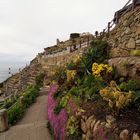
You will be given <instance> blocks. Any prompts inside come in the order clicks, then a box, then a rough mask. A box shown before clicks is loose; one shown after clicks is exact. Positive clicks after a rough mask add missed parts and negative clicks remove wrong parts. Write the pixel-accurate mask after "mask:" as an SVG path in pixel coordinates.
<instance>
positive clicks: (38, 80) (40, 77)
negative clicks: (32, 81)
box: [36, 73, 45, 88]
mask: <svg viewBox="0 0 140 140" xmlns="http://www.w3.org/2000/svg"><path fill="white" fill-rule="evenodd" d="M44 77H45V74H44V73H40V74H39V75H37V76H36V86H37V87H38V88H40V87H42V86H43V81H44Z"/></svg>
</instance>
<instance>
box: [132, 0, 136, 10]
mask: <svg viewBox="0 0 140 140" xmlns="http://www.w3.org/2000/svg"><path fill="white" fill-rule="evenodd" d="M136 3H137V0H133V3H132V10H134V9H135V6H136Z"/></svg>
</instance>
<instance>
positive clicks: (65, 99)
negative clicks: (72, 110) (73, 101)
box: [60, 95, 70, 107]
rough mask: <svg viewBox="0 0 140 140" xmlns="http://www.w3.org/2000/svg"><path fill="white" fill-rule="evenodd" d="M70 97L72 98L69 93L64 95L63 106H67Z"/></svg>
mask: <svg viewBox="0 0 140 140" xmlns="http://www.w3.org/2000/svg"><path fill="white" fill-rule="evenodd" d="M69 98H70V96H69V95H66V96H64V97H63V98H62V99H61V101H60V106H62V107H66V105H67V103H68V100H69Z"/></svg>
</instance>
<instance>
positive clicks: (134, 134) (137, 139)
mask: <svg viewBox="0 0 140 140" xmlns="http://www.w3.org/2000/svg"><path fill="white" fill-rule="evenodd" d="M132 140H140V137H139V136H138V134H137V133H133V138H132Z"/></svg>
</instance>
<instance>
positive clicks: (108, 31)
mask: <svg viewBox="0 0 140 140" xmlns="http://www.w3.org/2000/svg"><path fill="white" fill-rule="evenodd" d="M109 32H110V22H108V33H109Z"/></svg>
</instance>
